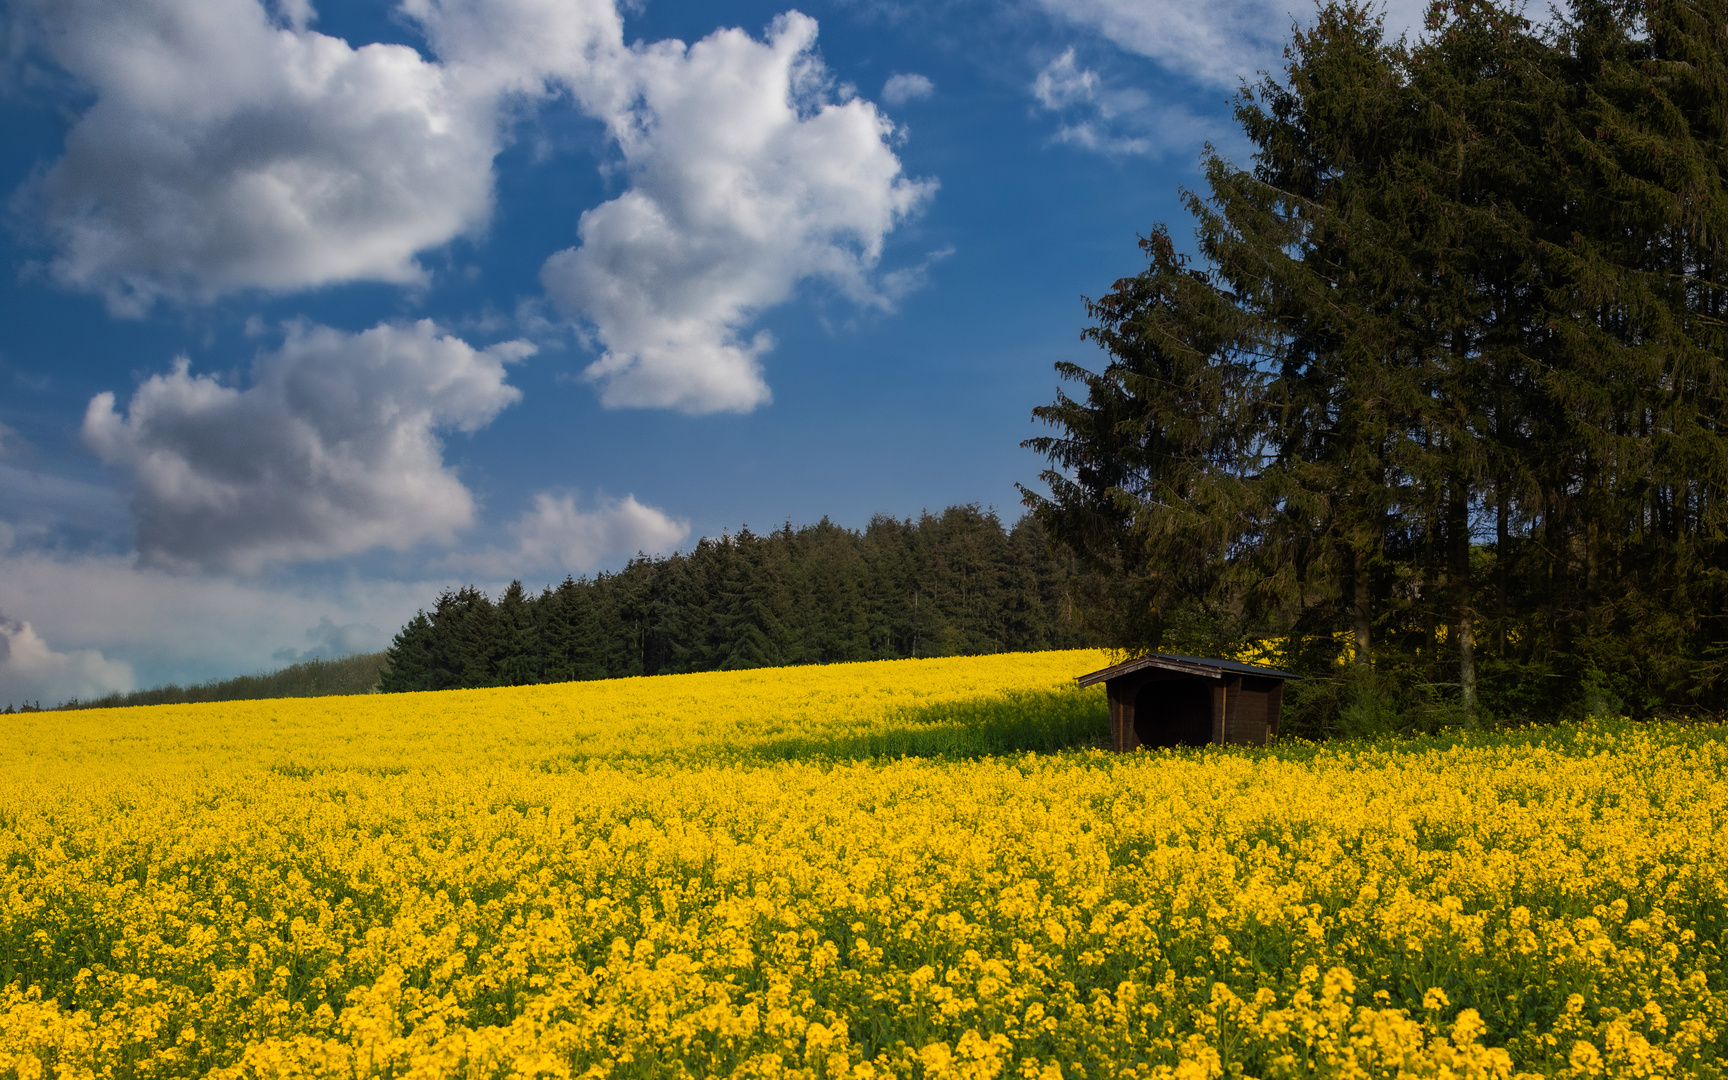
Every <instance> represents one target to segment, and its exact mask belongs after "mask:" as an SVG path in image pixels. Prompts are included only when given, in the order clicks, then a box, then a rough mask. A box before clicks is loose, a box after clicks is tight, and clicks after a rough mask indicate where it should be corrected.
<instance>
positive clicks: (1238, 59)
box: [1039, 0, 1428, 87]
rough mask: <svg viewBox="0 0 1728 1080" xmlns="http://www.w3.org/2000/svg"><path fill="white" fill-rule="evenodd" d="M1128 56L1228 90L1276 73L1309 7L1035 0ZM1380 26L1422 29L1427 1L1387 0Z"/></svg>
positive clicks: (1276, 1)
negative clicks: (1135, 55)
mask: <svg viewBox="0 0 1728 1080" xmlns="http://www.w3.org/2000/svg"><path fill="white" fill-rule="evenodd" d="M1039 2H1040V3H1041V4H1043V6H1044V8H1045V9H1046V10H1048V11H1050V12H1051V13H1053V14H1055V15H1058V16H1061V17H1062V18H1064V19H1067V20H1068V21H1070V22H1073V23H1077V24H1079V25H1081V26H1085V27H1088V28H1090V29H1092V30H1094V31H1096V32H1097V33H1099V34H1101V35H1103V36H1104V37H1106V38H1108V39H1109V40H1110V41H1112V42H1114V43H1115V44H1116V45H1117V46H1119V47H1120V48H1122V49H1125V50H1127V51H1128V52H1132V53H1138V54H1139V55H1141V56H1146V57H1150V58H1151V59H1153V60H1156V61H1158V62H1159V63H1161V64H1163V65H1164V66H1166V67H1168V68H1170V69H1171V70H1173V71H1180V72H1185V73H1187V74H1188V75H1189V76H1190V77H1192V78H1193V79H1195V80H1196V81H1198V82H1202V83H1207V84H1210V85H1213V86H1222V87H1234V86H1235V85H1236V83H1237V80H1239V79H1252V78H1253V77H1254V76H1255V74H1256V73H1257V72H1260V71H1271V70H1277V68H1278V65H1279V57H1280V56H1281V55H1282V50H1283V48H1284V43H1285V41H1286V40H1287V39H1288V38H1289V36H1290V26H1291V23H1293V22H1295V21H1297V19H1298V16H1301V17H1302V18H1307V17H1308V16H1309V15H1310V14H1311V12H1312V10H1313V5H1312V4H1306V3H1299V4H1290V3H1288V2H1286V0H1211V2H1209V3H1194V2H1192V0H1039ZM1384 7H1385V10H1386V28H1387V32H1388V34H1389V35H1390V36H1392V37H1396V36H1397V35H1398V34H1399V33H1401V32H1403V31H1405V30H1411V29H1416V28H1419V27H1421V25H1422V18H1423V13H1424V12H1425V11H1426V10H1427V8H1428V3H1427V0H1387V2H1386V3H1385V5H1384Z"/></svg>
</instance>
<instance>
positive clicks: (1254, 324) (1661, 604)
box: [1022, 0, 1728, 722]
mask: <svg viewBox="0 0 1728 1080" xmlns="http://www.w3.org/2000/svg"><path fill="white" fill-rule="evenodd" d="M1549 15H1550V13H1549V12H1548V11H1547V10H1542V11H1537V10H1536V8H1535V5H1530V6H1528V7H1524V6H1516V5H1510V4H1505V3H1494V2H1486V0H1460V2H1458V3H1441V4H1435V5H1433V7H1432V8H1431V9H1430V12H1429V17H1428V30H1427V32H1426V33H1425V34H1422V35H1420V36H1418V37H1417V38H1415V39H1413V40H1412V39H1401V40H1398V41H1388V40H1386V36H1385V35H1384V34H1383V32H1382V29H1381V26H1380V23H1379V22H1378V20H1377V19H1376V17H1375V15H1374V12H1373V10H1372V9H1370V8H1367V7H1365V6H1361V5H1348V4H1336V5H1328V6H1326V7H1324V8H1323V9H1322V10H1321V12H1320V14H1319V17H1318V18H1317V20H1316V21H1315V23H1314V24H1313V27H1312V29H1310V30H1307V31H1302V32H1298V33H1297V34H1296V35H1295V37H1294V39H1293V41H1292V43H1291V45H1290V47H1289V49H1288V52H1287V56H1288V68H1287V70H1286V71H1285V72H1281V73H1280V74H1279V76H1278V77H1276V78H1270V77H1269V78H1266V79H1264V80H1263V81H1261V82H1259V83H1258V84H1256V85H1251V86H1246V87H1245V88H1244V89H1243V90H1242V91H1241V92H1240V94H1239V95H1238V96H1237V99H1236V115H1237V119H1238V120H1239V122H1240V126H1241V131H1242V134H1243V135H1244V136H1245V138H1246V141H1247V143H1248V144H1249V145H1251V146H1252V148H1253V154H1252V159H1251V160H1249V161H1244V162H1239V163H1238V162H1232V161H1231V160H1228V159H1227V158H1225V157H1224V156H1223V155H1222V154H1220V153H1211V154H1209V155H1208V156H1207V158H1206V160H1205V162H1204V186H1203V189H1202V190H1199V191H1194V192H1190V193H1188V196H1187V206H1188V210H1189V211H1190V212H1191V214H1192V222H1193V234H1192V235H1193V238H1194V243H1192V244H1190V243H1189V241H1188V237H1187V236H1184V235H1182V234H1181V233H1180V232H1178V231H1174V230H1172V228H1170V227H1169V226H1166V225H1159V226H1158V227H1156V228H1153V229H1152V230H1150V231H1149V232H1148V234H1147V235H1146V236H1145V237H1143V238H1142V241H1141V248H1142V250H1143V253H1144V256H1145V263H1144V269H1143V270H1141V271H1140V272H1139V273H1138V274H1134V275H1132V276H1128V277H1124V278H1122V279H1120V280H1118V281H1116V282H1115V284H1114V285H1113V286H1111V287H1110V288H1109V290H1108V291H1107V292H1106V293H1104V294H1103V295H1102V296H1101V297H1099V298H1098V299H1096V300H1094V301H1091V302H1090V304H1089V310H1090V313H1091V317H1092V322H1091V324H1090V326H1089V327H1087V328H1086V329H1085V331H1084V335H1083V336H1084V337H1085V338H1086V339H1087V340H1089V341H1090V342H1092V343H1094V344H1095V345H1097V346H1098V347H1099V348H1100V349H1101V351H1102V353H1103V363H1102V364H1096V365H1092V366H1088V365H1086V364H1081V363H1063V364H1060V365H1059V366H1058V370H1059V372H1060V374H1061V375H1062V377H1063V378H1064V379H1065V380H1066V381H1067V382H1068V384H1069V385H1070V386H1072V387H1074V388H1075V389H1074V392H1072V393H1062V394H1059V395H1058V396H1057V397H1056V399H1055V400H1054V401H1053V402H1052V403H1050V404H1048V405H1045V406H1043V407H1040V408H1039V409H1037V410H1036V415H1037V417H1038V419H1040V420H1041V421H1043V422H1045V423H1046V424H1047V425H1049V429H1050V430H1047V431H1046V433H1045V434H1043V435H1041V436H1039V437H1037V438H1034V439H1032V440H1030V442H1029V443H1028V445H1030V446H1031V447H1032V448H1034V449H1035V450H1037V451H1039V452H1040V453H1042V454H1044V455H1045V456H1046V457H1047V458H1048V460H1049V463H1050V468H1049V469H1048V470H1047V471H1045V472H1044V473H1043V474H1042V477H1041V480H1042V483H1041V484H1040V485H1036V486H1029V487H1026V488H1023V489H1022V490H1023V494H1024V496H1025V499H1026V501H1027V503H1028V505H1029V506H1030V507H1031V509H1032V511H1033V513H1034V515H1035V516H1036V517H1037V518H1038V519H1039V520H1040V521H1042V522H1043V523H1044V525H1045V526H1046V528H1047V530H1048V532H1049V534H1050V536H1051V537H1052V538H1053V539H1054V540H1055V541H1057V542H1059V543H1061V544H1063V545H1065V546H1066V548H1067V549H1068V550H1070V551H1072V552H1074V553H1076V555H1077V557H1078V558H1079V559H1080V560H1081V563H1082V564H1083V566H1085V567H1086V568H1088V569H1089V570H1090V571H1091V572H1093V573H1094V574H1095V577H1096V580H1102V581H1105V582H1107V583H1108V588H1106V589H1104V590H1102V591H1101V592H1100V593H1099V594H1098V595H1096V596H1094V597H1093V598H1092V604H1091V610H1093V612H1094V613H1095V616H1096V617H1094V618H1093V619H1092V623H1093V625H1094V626H1095V627H1097V628H1098V630H1099V632H1100V633H1101V634H1104V635H1105V641H1106V642H1107V643H1108V644H1113V645H1116V646H1119V647H1122V648H1127V649H1139V650H1146V649H1159V648H1169V647H1170V646H1171V645H1172V644H1173V643H1175V644H1179V645H1184V646H1186V647H1187V648H1188V649H1190V650H1194V651H1200V650H1206V649H1214V650H1228V649H1230V648H1232V647H1235V646H1237V645H1239V644H1240V643H1242V642H1244V641H1251V640H1255V639H1260V640H1268V641H1275V642H1277V645H1278V650H1279V653H1280V658H1281V661H1282V663H1283V664H1284V665H1286V666H1288V667H1291V668H1292V669H1294V670H1297V671H1300V672H1305V673H1308V674H1310V675H1319V674H1325V673H1328V672H1338V671H1340V670H1341V669H1342V671H1343V673H1344V675H1345V676H1346V677H1345V678H1336V677H1334V678H1331V679H1330V680H1329V682H1330V684H1331V689H1326V690H1324V691H1322V690H1321V689H1320V688H1319V684H1317V683H1311V684H1310V685H1309V687H1308V688H1307V690H1306V691H1305V692H1309V693H1317V692H1325V693H1333V692H1336V693H1338V694H1340V695H1342V696H1341V697H1340V698H1339V699H1338V700H1339V703H1341V704H1342V705H1348V704H1350V700H1349V699H1350V698H1351V697H1352V696H1354V697H1356V698H1358V699H1362V698H1364V697H1366V698H1374V699H1386V698H1397V697H1399V696H1401V695H1402V696H1404V697H1409V695H1411V694H1417V695H1419V696H1425V697H1426V698H1427V699H1429V700H1431V701H1434V702H1437V703H1439V704H1443V705H1445V706H1446V707H1448V708H1450V709H1452V710H1453V711H1454V715H1456V716H1457V717H1459V718H1461V719H1463V720H1464V721H1466V722H1469V721H1473V720H1476V719H1478V718H1480V717H1481V716H1483V715H1488V716H1498V717H1502V718H1505V717H1519V716H1535V717H1541V716H1555V715H1564V714H1567V713H1571V714H1573V715H1576V714H1577V712H1578V711H1579V710H1583V711H1586V712H1590V713H1593V714H1597V715H1602V714H1608V713H1612V714H1616V715H1618V714H1620V713H1622V712H1625V713H1629V714H1631V715H1633V716H1651V715H1697V714H1700V713H1709V712H1720V710H1721V709H1722V708H1723V707H1724V705H1728V696H1725V694H1728V689H1725V683H1724V676H1725V675H1728V625H1725V622H1724V620H1725V617H1728V610H1725V601H1728V538H1725V535H1724V530H1725V528H1728V430H1725V427H1724V425H1725V422H1728V248H1725V246H1724V242H1725V240H1728V186H1725V182H1728V6H1725V5H1724V4H1722V3H1721V2H1719V0H1713V2H1698V0H1650V2H1636V3H1625V2H1607V0H1576V2H1574V3H1571V4H1569V5H1561V6H1560V7H1559V8H1558V9H1557V11H1556V12H1555V13H1554V14H1553V16H1552V17H1553V19H1554V21H1552V22H1550V23H1547V24H1537V23H1535V22H1533V21H1532V18H1531V17H1533V16H1540V17H1548V16H1549ZM1352 680H1353V681H1354V684H1355V685H1354V686H1349V685H1344V684H1345V683H1350V682H1352ZM1356 705H1358V706H1360V707H1367V706H1366V705H1365V704H1364V701H1363V700H1357V701H1356Z"/></svg>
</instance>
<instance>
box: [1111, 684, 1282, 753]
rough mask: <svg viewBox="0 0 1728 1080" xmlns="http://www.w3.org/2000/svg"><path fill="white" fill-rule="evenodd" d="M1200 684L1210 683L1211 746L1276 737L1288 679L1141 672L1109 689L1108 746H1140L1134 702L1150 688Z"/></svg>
mask: <svg viewBox="0 0 1728 1080" xmlns="http://www.w3.org/2000/svg"><path fill="white" fill-rule="evenodd" d="M1176 679H1181V680H1197V681H1202V682H1207V683H1211V684H1212V741H1213V742H1215V743H1236V744H1239V745H1245V746H1265V745H1267V744H1268V743H1270V742H1271V741H1272V740H1273V739H1275V738H1277V736H1278V722H1279V720H1281V719H1282V718H1283V712H1284V680H1282V679H1262V678H1256V677H1255V676H1252V675H1236V674H1226V675H1225V676H1224V677H1223V678H1221V679H1206V678H1204V677H1203V676H1198V675H1187V674H1183V673H1181V672H1175V671H1160V670H1156V669H1154V670H1150V671H1137V672H1134V673H1133V674H1131V675H1124V676H1122V677H1121V678H1119V679H1111V680H1110V681H1109V682H1108V683H1106V684H1105V690H1106V693H1107V694H1108V695H1109V698H1110V746H1111V749H1113V750H1115V751H1117V752H1118V753H1126V752H1128V751H1130V750H1136V749H1139V747H1140V739H1139V737H1138V736H1137V735H1135V733H1134V699H1135V697H1136V696H1138V694H1139V693H1140V690H1141V688H1142V687H1144V686H1145V685H1146V684H1147V683H1152V682H1163V681H1169V680H1176Z"/></svg>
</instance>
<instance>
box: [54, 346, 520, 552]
mask: <svg viewBox="0 0 1728 1080" xmlns="http://www.w3.org/2000/svg"><path fill="white" fill-rule="evenodd" d="M533 351H534V349H533V346H531V345H528V344H527V343H525V342H520V341H512V342H505V343H503V344H500V345H494V346H492V347H491V348H488V349H483V350H481V349H475V348H473V347H471V346H469V345H468V344H467V343H466V342H464V341H462V340H461V339H459V338H455V337H448V336H444V335H441V334H439V333H438V331H437V329H436V327H435V326H434V325H433V324H432V323H431V322H430V321H429V320H427V321H422V322H419V323H416V324H413V325H410V326H392V325H379V326H376V327H374V328H373V329H371V330H367V331H365V332H364V333H359V334H347V333H343V332H342V331H339V330H333V329H330V328H329V327H323V326H312V325H305V324H300V325H291V326H290V327H289V328H288V334H287V340H286V341H285V343H284V344H283V346H282V348H281V349H280V350H279V351H277V352H274V353H266V354H263V355H261V356H259V358H258V359H257V361H256V362H255V363H254V364H253V366H252V373H251V385H250V386H248V387H247V388H245V389H239V388H236V387H232V386H225V385H223V384H221V383H220V382H218V381H217V380H216V379H214V378H212V377H210V376H207V375H193V374H192V373H191V371H190V365H189V363H188V361H186V360H185V359H181V360H179V361H177V362H176V363H175V365H174V367H173V370H171V371H170V372H169V373H168V374H166V375H155V376H152V377H151V378H149V379H148V380H146V381H145V382H144V384H143V385H142V386H140V387H139V388H138V389H137V391H135V392H134V393H133V395H132V399H131V402H130V403H129V404H128V406H127V409H126V413H125V415H122V414H121V413H119V412H118V411H116V409H115V398H114V395H113V394H111V393H103V394H98V395H97V396H96V397H95V398H93V399H92V400H91V402H90V405H89V408H88V409H87V411H86V413H85V417H84V428H83V435H84V441H85V442H86V444H87V445H89V446H90V447H91V449H93V450H95V451H96V453H97V454H98V455H100V456H101V457H102V459H103V460H104V461H107V462H109V463H111V464H116V465H124V466H127V467H129V468H131V469H132V470H133V471H134V472H135V474H136V482H137V493H136V496H135V500H134V508H135V511H136V514H137V518H138V551H139V554H140V555H141V557H142V558H143V560H144V561H145V562H146V563H148V564H151V565H157V566H168V567H181V568H187V567H199V568H204V569H212V570H237V571H253V570H257V569H258V568H260V567H261V566H263V565H265V564H267V563H271V562H278V561H285V560H298V559H322V558H333V557H336V556H341V555H349V554H353V553H355V552H359V551H364V550H366V549H368V548H372V547H377V546H386V547H390V548H394V549H397V550H403V549H406V548H408V547H410V546H412V545H414V544H416V543H419V542H421V541H423V540H434V541H439V542H444V543H448V542H450V541H451V540H452V539H453V537H454V534H455V532H456V530H458V529H461V528H463V527H464V526H466V525H468V524H469V522H470V521H471V520H472V518H473V514H474V500H473V497H472V496H471V495H470V494H469V492H468V489H467V488H466V487H464V486H463V485H462V483H461V481H460V480H458V479H457V477H456V474H455V473H454V471H452V470H451V469H449V468H448V467H446V466H445V465H444V462H443V459H442V446H441V443H440V441H439V438H438V435H437V432H438V431H440V430H444V429H450V428H454V429H456V430H460V431H474V430H477V429H478V428H480V427H482V426H484V425H485V424H487V423H488V422H490V421H491V419H492V418H493V417H494V416H496V415H497V414H498V412H499V410H501V409H503V408H504V407H505V406H507V405H509V404H511V403H512V402H514V401H516V400H517V399H518V397H520V393H519V392H518V391H517V390H516V389H515V388H514V387H511V386H509V385H507V384H506V383H505V381H504V376H505V371H504V365H505V364H506V363H509V362H511V361H513V360H518V359H521V358H522V357H525V356H527V355H529V354H531V353H532V352H533Z"/></svg>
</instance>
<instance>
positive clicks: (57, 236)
mask: <svg viewBox="0 0 1728 1080" xmlns="http://www.w3.org/2000/svg"><path fill="white" fill-rule="evenodd" d="M280 7H281V11H282V14H283V22H282V23H281V24H278V23H275V22H272V21H271V18H270V16H269V14H268V13H267V12H266V11H265V9H264V8H263V7H261V6H260V5H259V4H258V3H257V2H256V0H150V2H148V3H135V2H129V0H69V2H65V3H51V2H49V0H23V3H22V5H21V9H20V12H19V13H18V14H17V15H16V16H15V17H16V18H17V19H18V20H20V22H21V23H22V24H23V25H24V26H25V27H26V28H27V29H26V35H25V36H27V37H28V38H29V40H31V41H32V42H33V43H35V44H36V45H37V47H39V48H40V49H41V50H43V51H44V52H46V53H47V54H48V55H50V56H51V57H52V58H53V59H54V60H55V61H56V62H57V63H58V64H60V65H61V66H62V67H64V68H65V69H66V70H67V71H69V72H70V73H72V74H73V75H74V76H76V77H78V78H79V79H80V80H81V81H82V82H83V83H84V84H85V86H86V87H87V88H88V89H89V90H90V91H91V92H92V93H93V94H94V102H93V104H91V106H90V107H89V108H88V109H87V110H86V111H85V112H84V113H83V114H82V115H81V116H79V117H78V119H77V121H76V122H75V123H74V124H73V126H72V128H71V131H70V132H69V133H68V134H67V137H66V145H65V154H64V156H63V157H61V158H60V160H58V161H57V162H55V163H54V164H53V166H52V167H50V168H49V169H48V170H47V171H46V172H44V173H43V174H42V175H40V176H39V177H37V178H36V180H35V181H34V182H33V183H32V184H31V185H29V186H28V187H27V188H26V189H25V190H24V191H23V192H22V193H21V198H20V205H21V206H22V207H24V208H27V209H30V210H33V211H34V212H35V216H36V217H37V219H38V220H39V221H40V222H41V224H42V227H43V229H44V230H45V232H46V234H47V237H48V239H49V240H50V241H51V242H52V244H53V246H54V247H55V249H56V251H57V254H56V255H55V257H54V259H53V262H52V271H53V274H54V275H55V277H56V278H57V279H58V280H60V281H61V282H63V283H65V284H67V285H69V286H72V287H75V288H80V289H88V290H93V291H98V292H101V293H103V294H104V295H105V296H106V298H107V300H108V302H109V305H110V307H111V308H112V309H113V310H115V311H116V312H118V313H132V314H137V313H140V312H141V311H142V310H144V309H145V308H147V307H148V306H149V305H150V304H151V303H152V302H153V301H155V300H156V299H157V298H161V297H166V298H170V299H176V300H183V301H202V300H208V299H210V298H212V297H214V296H217V295H219V294H223V293H227V292H231V291H235V290H241V289H251V288H257V289H265V290H273V291H287V290H294V289H301V288H306V287H310V286H316V285H323V284H326V283H330V282H342V281H355V280H373V281H385V282H394V283H399V284H410V283H416V282H420V281H423V280H424V279H425V277H426V274H425V271H424V270H423V269H422V267H421V266H420V265H418V264H417V263H416V261H415V258H414V256H415V253H416V252H419V251H423V250H425V249H427V248H429V247H433V246H436V245H439V244H442V243H445V242H446V241H449V240H450V239H452V238H453V237H455V236H457V235H459V234H462V233H464V232H471V231H474V230H477V229H479V228H480V227H482V226H483V225H484V224H485V223H486V221H487V219H488V217H489V215H490V212H491V205H492V159H493V157H494V155H495V154H496V152H497V150H498V144H499V122H498V94H499V93H500V92H501V91H502V90H503V89H506V88H505V87H500V86H498V85H496V84H495V83H487V82H485V81H484V80H477V79H472V78H469V79H464V78H462V77H460V76H461V75H462V73H461V72H454V71H452V70H450V69H447V68H445V67H443V66H441V65H440V64H438V63H436V62H433V61H429V60H426V59H424V58H422V57H421V56H420V54H419V53H417V52H416V51H415V50H414V49H412V48H409V47H407V46H402V45H384V44H371V45H364V46H361V47H360V48H353V47H350V46H349V45H348V43H347V42H345V41H342V40H340V39H337V38H333V37H329V36H327V35H324V34H320V33H318V32H316V31H313V30H309V29H306V28H305V22H306V20H307V19H309V18H310V17H311V9H310V6H309V5H307V4H305V3H299V4H293V3H290V4H285V5H281V6H280ZM518 85H520V80H519V82H518Z"/></svg>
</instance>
